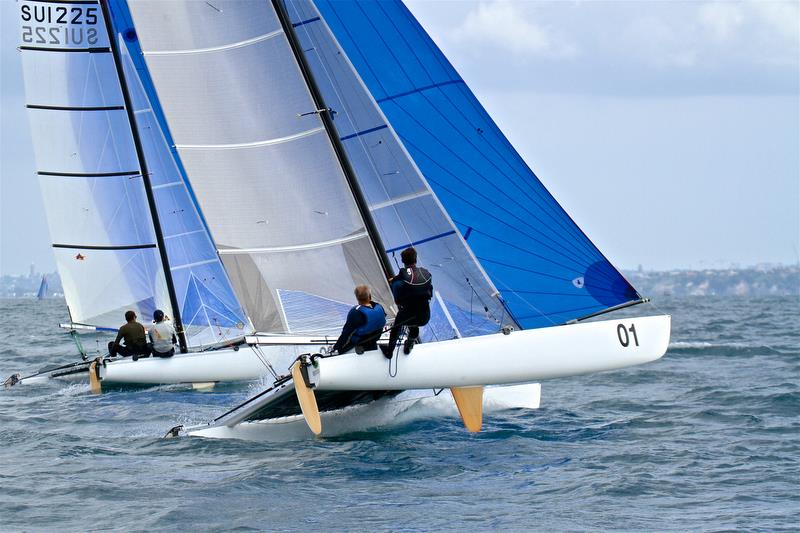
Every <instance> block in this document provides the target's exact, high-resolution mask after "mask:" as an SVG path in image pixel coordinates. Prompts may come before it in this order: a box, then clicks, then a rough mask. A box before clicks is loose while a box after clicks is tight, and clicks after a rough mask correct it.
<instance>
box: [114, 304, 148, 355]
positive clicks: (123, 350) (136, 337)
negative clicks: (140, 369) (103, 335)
mask: <svg viewBox="0 0 800 533" xmlns="http://www.w3.org/2000/svg"><path fill="white" fill-rule="evenodd" d="M125 320H126V321H127V322H126V323H125V324H124V325H122V326H120V328H119V332H118V333H117V338H116V339H115V340H114V342H109V343H108V354H109V355H111V356H114V355H117V354H118V355H121V356H123V357H127V356H129V355H131V356H133V360H134V361H136V360H137V359H138V358H139V357H140V356H144V357H147V356H148V355H150V348H149V347H148V346H147V337H146V336H145V331H144V326H142V325H141V324H139V323H138V322H137V321H136V313H134V312H133V311H125ZM120 340H124V341H125V344H124V345H122V344H120V343H119V341H120Z"/></svg>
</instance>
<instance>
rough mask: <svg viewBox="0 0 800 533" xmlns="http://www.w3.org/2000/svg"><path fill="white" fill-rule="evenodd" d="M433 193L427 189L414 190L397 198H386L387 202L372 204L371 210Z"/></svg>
mask: <svg viewBox="0 0 800 533" xmlns="http://www.w3.org/2000/svg"><path fill="white" fill-rule="evenodd" d="M431 194H432V193H431V191H429V190H427V189H426V190H424V191H417V192H412V193H409V194H405V195H403V196H397V197H395V198H392V199H391V200H386V201H385V202H380V203H377V204H374V205H372V206H370V208H369V210H370V211H377V210H378V209H383V208H385V207H391V206H393V205H396V204H401V203H403V202H408V201H410V200H416V199H417V198H422V197H423V196H430V195H431Z"/></svg>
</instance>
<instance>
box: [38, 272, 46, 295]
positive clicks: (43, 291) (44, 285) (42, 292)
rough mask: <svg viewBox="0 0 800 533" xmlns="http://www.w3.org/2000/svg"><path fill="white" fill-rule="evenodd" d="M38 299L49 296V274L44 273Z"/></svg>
mask: <svg viewBox="0 0 800 533" xmlns="http://www.w3.org/2000/svg"><path fill="white" fill-rule="evenodd" d="M36 298H37V299H38V300H44V299H45V298H47V274H42V282H41V283H40V284H39V292H37V293H36Z"/></svg>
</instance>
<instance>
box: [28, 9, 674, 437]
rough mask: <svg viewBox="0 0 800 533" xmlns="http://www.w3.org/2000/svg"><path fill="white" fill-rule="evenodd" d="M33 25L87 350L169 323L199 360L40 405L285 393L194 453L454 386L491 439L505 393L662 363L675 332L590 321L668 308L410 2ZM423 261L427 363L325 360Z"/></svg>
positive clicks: (113, 366) (32, 79)
mask: <svg viewBox="0 0 800 533" xmlns="http://www.w3.org/2000/svg"><path fill="white" fill-rule="evenodd" d="M64 10H66V11H64ZM67 14H68V15H69V16H67ZM20 18H21V21H22V26H21V27H22V31H21V36H22V44H21V46H20V50H21V52H22V54H23V67H24V72H25V77H26V92H27V96H28V108H29V111H30V112H29V116H30V120H31V129H32V133H33V137H34V145H35V147H36V155H37V164H38V165H39V167H40V171H39V173H38V174H39V178H40V183H41V185H42V191H43V195H44V198H45V204H46V208H47V212H48V220H49V223H50V228H51V236H52V238H53V241H54V244H53V247H54V251H55V254H56V259H57V262H58V267H59V272H60V273H61V276H62V279H63V280H64V290H65V296H66V299H67V305H68V308H69V310H70V317H71V321H70V323H69V324H67V325H66V326H67V327H68V328H69V329H71V330H72V331H78V330H79V329H91V330H103V329H115V328H116V327H117V326H118V325H119V322H120V317H121V316H122V314H123V312H124V311H125V310H127V309H133V310H135V311H136V312H137V313H138V314H139V315H140V316H142V317H146V316H148V315H149V313H151V312H152V310H154V309H155V308H161V309H165V310H168V314H169V312H171V314H172V320H173V322H174V324H175V326H176V329H177V330H178V331H179V333H180V337H181V338H180V344H181V352H182V353H181V354H176V355H175V356H174V357H173V358H171V359H167V360H153V359H140V360H138V361H135V362H134V361H132V360H129V359H125V360H119V359H111V358H108V357H103V358H99V359H97V360H95V361H92V362H89V361H86V362H78V363H73V364H72V365H67V366H66V367H63V368H60V369H57V370H55V371H47V372H42V373H38V374H35V375H32V376H30V377H22V378H21V380H22V381H23V382H25V381H29V380H35V379H41V378H45V377H69V376H77V377H79V378H82V379H86V376H87V374H88V377H89V379H90V380H91V381H92V383H93V385H94V386H95V387H99V386H101V385H104V384H108V383H174V382H184V383H195V384H202V383H209V382H217V381H222V380H228V379H248V378H251V377H254V376H256V375H258V376H262V375H265V374H267V373H269V374H270V375H271V376H272V377H273V378H275V384H274V385H273V386H272V387H270V389H268V390H267V391H265V392H264V393H261V394H259V395H257V397H256V398H254V399H251V400H249V401H248V402H246V404H245V405H243V406H241V407H240V408H237V409H234V410H233V411H231V412H230V413H228V414H226V415H225V416H223V417H221V418H220V419H219V420H217V421H215V422H214V423H212V424H210V425H207V426H202V427H201V428H199V429H196V430H184V431H188V432H190V433H192V432H196V433H200V434H212V433H216V434H222V433H224V434H226V435H227V434H228V433H229V432H230V431H233V429H232V428H242V427H257V428H265V427H266V428H268V427H269V426H270V425H271V424H273V422H274V421H275V420H280V421H281V423H283V422H285V421H286V420H289V421H291V422H292V423H295V422H298V421H299V423H301V424H305V422H303V420H304V419H303V417H302V416H301V415H302V409H303V405H305V406H306V407H307V412H308V413H310V414H309V417H310V419H313V418H315V415H314V411H318V412H319V411H321V412H322V415H321V416H322V419H325V418H326V416H327V414H326V413H327V412H329V411H335V410H338V409H341V408H343V407H352V406H355V405H360V404H364V405H372V402H373V400H376V399H377V400H378V401H379V402H381V401H384V400H383V399H386V398H397V397H399V396H398V394H400V393H399V391H401V390H404V389H429V388H437V389H441V388H443V387H446V388H451V389H452V391H453V396H454V398H455V399H456V403H457V404H458V407H459V411H460V412H461V414H462V416H463V417H464V419H465V422H468V427H472V428H474V427H475V424H476V420H477V419H476V416H477V415H478V414H479V413H480V412H481V408H480V406H481V405H482V404H481V399H482V397H483V388H482V387H483V386H484V385H491V384H508V383H529V382H532V381H535V380H538V379H545V378H549V377H556V376H568V375H576V374H580V373H585V372H595V371H600V370H608V369H614V368H621V367H624V366H629V365H632V364H639V363H643V362H646V361H651V360H655V359H657V358H659V357H661V356H662V355H663V353H664V352H665V350H666V345H667V341H668V338H669V328H670V325H669V317H667V316H659V317H644V318H634V319H625V320H624V321H620V320H614V321H603V322H592V323H587V324H578V323H576V322H581V321H583V320H585V319H588V318H591V317H594V316H597V315H599V314H603V313H606V312H609V311H613V310H618V309H621V308H624V307H628V306H631V305H635V304H638V303H642V302H644V301H646V300H645V299H644V298H643V297H642V296H641V295H640V294H639V293H638V292H637V291H636V290H635V289H634V288H633V287H632V286H631V285H630V284H629V283H628V282H627V280H625V278H624V277H623V276H622V275H621V274H620V273H619V271H618V270H617V269H616V268H615V267H614V266H613V265H611V263H610V262H609V261H608V260H607V259H606V258H605V257H604V256H603V255H602V253H601V252H600V251H599V250H598V249H597V248H596V246H595V245H594V244H593V243H592V242H591V241H590V240H589V239H588V237H587V236H586V235H585V234H584V233H583V232H582V231H581V230H580V229H579V228H578V227H577V225H576V224H575V223H574V222H573V221H572V219H571V218H570V217H569V215H567V213H566V212H565V211H564V210H563V209H562V208H561V206H560V205H559V204H558V202H557V201H556V200H555V199H554V198H553V197H552V196H551V195H550V194H549V192H548V191H547V190H546V189H545V187H544V186H543V185H542V183H541V182H540V181H539V180H538V178H537V177H536V176H535V175H534V173H533V172H532V171H531V170H530V168H529V167H528V166H527V165H526V163H525V162H524V161H523V160H522V158H521V157H520V156H519V154H517V152H516V151H515V150H514V148H513V147H512V146H511V145H510V143H509V142H508V140H507V139H506V138H505V136H504V135H503V134H502V132H501V131H500V130H499V128H498V127H497V126H496V125H495V123H494V122H493V121H492V119H491V118H490V117H489V116H488V114H487V113H486V111H485V110H484V109H483V107H482V106H481V105H480V103H479V102H478V100H477V99H476V98H475V96H474V95H473V93H472V92H471V91H470V89H469V88H468V87H467V85H466V83H465V82H464V81H463V79H461V78H460V76H459V75H458V74H457V72H456V71H455V69H453V67H452V66H451V65H450V63H449V62H448V61H447V59H446V58H445V57H444V55H443V54H442V53H441V51H440V50H439V49H438V47H437V46H436V44H435V43H434V42H433V41H432V40H431V39H430V37H429V36H428V35H427V34H426V33H425V31H424V30H423V29H422V28H421V26H420V25H419V24H418V23H417V21H416V20H415V19H414V17H413V16H412V15H411V13H410V12H409V11H408V10H407V9H406V7H405V6H404V5H403V4H402V3H401V2H399V1H398V2H355V1H343V2H338V1H337V2H327V1H324V0H313V1H312V0H291V1H284V0H273V1H265V0H252V1H233V0H226V1H223V0H215V1H211V2H193V1H171V2H162V3H158V4H154V3H150V2H146V1H139V0H128V1H127V2H125V1H123V0H103V1H99V2H93V1H88V2H82V3H80V4H75V3H74V2H73V3H67V2H63V3H60V2H41V1H40V2H36V1H32V0H23V1H22V2H20ZM78 23H80V27H78ZM78 30H80V31H78ZM64 198H70V201H69V202H64V201H63V200H64ZM410 245H413V246H415V247H416V248H417V249H418V252H419V256H420V258H421V260H422V262H423V263H424V264H425V266H426V267H428V269H429V270H430V271H431V272H432V273H433V276H434V286H435V295H434V298H433V300H432V318H431V323H430V324H429V325H428V326H427V327H426V328H424V333H423V341H424V342H423V344H422V345H421V346H420V347H418V348H417V349H415V350H414V352H413V355H412V356H409V357H408V358H403V356H400V355H398V356H397V358H395V359H394V361H395V364H396V365H398V366H395V367H394V370H392V367H391V366H387V365H386V360H385V359H384V358H383V356H382V355H381V354H380V353H379V352H367V353H365V354H363V355H360V356H357V357H356V356H355V355H352V354H345V355H342V356H339V357H323V356H324V355H327V354H326V353H320V349H321V348H324V347H325V346H327V345H329V344H332V343H333V340H334V339H335V337H336V334H337V333H338V329H339V328H340V327H341V324H342V323H343V322H344V317H345V314H346V312H347V310H348V309H349V307H350V305H351V304H350V301H351V300H352V289H353V287H354V286H355V285H357V284H362V283H365V284H367V285H369V286H370V287H371V288H372V292H373V296H374V298H375V299H376V300H377V301H381V302H383V303H384V304H388V303H390V302H391V294H390V290H389V287H388V284H387V282H386V279H387V276H388V275H390V274H391V273H392V272H393V270H394V269H395V268H396V267H397V266H398V265H397V263H396V258H395V255H396V254H397V252H399V251H400V250H402V249H404V248H405V247H407V246H410ZM393 261H394V262H393ZM386 307H387V308H388V309H389V314H390V315H393V312H394V310H393V309H392V308H391V306H389V305H386ZM236 343H239V344H237V345H236V346H234V347H233V348H231V347H230V345H232V344H236ZM237 348H238V349H237ZM323 351H324V350H323ZM301 354H304V355H302V357H299V356H300V355H301ZM401 360H402V361H401ZM510 362H513V364H511V363H510ZM290 365H291V368H292V374H290V375H281V374H279V373H278V372H276V371H275V370H274V369H275V368H288V367H289V366H290ZM348 369H349V370H348ZM459 376H460V377H459ZM359 377H361V378H363V379H361V380H359ZM398 378H399V379H398ZM18 380H19V377H18ZM354 380H355V381H354ZM292 385H294V387H292ZM529 387H531V388H530V390H531V391H534V390H535V394H536V395H537V398H536V403H537V404H538V387H535V388H534V387H533V386H529ZM281 391H283V392H281ZM285 391H291V392H292V394H288V395H287V394H286V393H285ZM301 400H302V401H301ZM312 404H315V405H316V407H313V405H312ZM465 413H468V414H465ZM469 413H472V414H471V415H470V414H469ZM287 417H288V418H287ZM478 418H479V417H478ZM273 425H274V424H273ZM220 428H224V429H220ZM317 429H319V430H320V431H322V430H321V429H320V428H318V427H316V426H315V431H316V430H317Z"/></svg>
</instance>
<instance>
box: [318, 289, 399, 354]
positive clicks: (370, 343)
mask: <svg viewBox="0 0 800 533" xmlns="http://www.w3.org/2000/svg"><path fill="white" fill-rule="evenodd" d="M353 292H354V293H355V295H356V300H358V305H357V306H355V307H353V308H352V309H350V312H349V313H347V321H346V322H345V323H344V327H343V328H342V334H341V335H339V339H338V340H337V341H336V344H334V345H333V348H331V352H337V353H344V352H346V351H348V350H350V349H351V348H353V347H355V348H356V352H358V353H361V352H364V351H367V350H377V349H378V338H379V337H380V336H381V334H382V333H383V327H384V326H385V325H386V312H385V311H384V310H383V307H381V304H379V303H376V302H373V301H372V295H371V294H370V292H369V287H367V286H366V285H359V286H358V287H356V290H355V291H353Z"/></svg>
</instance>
